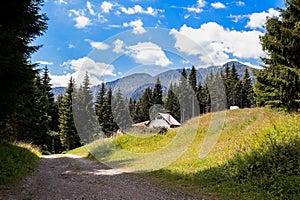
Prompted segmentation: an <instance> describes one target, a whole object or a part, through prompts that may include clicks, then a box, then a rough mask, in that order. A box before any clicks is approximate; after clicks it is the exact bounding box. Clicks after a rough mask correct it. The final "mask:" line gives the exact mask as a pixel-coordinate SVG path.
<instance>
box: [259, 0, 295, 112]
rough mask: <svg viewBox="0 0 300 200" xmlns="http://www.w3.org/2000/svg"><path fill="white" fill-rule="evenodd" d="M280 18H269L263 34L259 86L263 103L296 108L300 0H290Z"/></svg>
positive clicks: (261, 103) (260, 98) (263, 104)
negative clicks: (263, 54)
mask: <svg viewBox="0 0 300 200" xmlns="http://www.w3.org/2000/svg"><path fill="white" fill-rule="evenodd" d="M279 11H280V13H281V16H280V17H273V18H270V19H268V20H267V23H266V34H265V35H264V36H262V37H261V38H260V39H261V43H262V47H263V50H264V51H266V52H267V54H268V57H266V58H263V59H262V60H263V61H264V63H265V66H264V70H261V71H259V72H258V73H257V83H256V86H255V93H256V101H257V104H258V105H259V106H265V105H269V106H271V107H277V108H278V107H280V108H283V109H285V110H287V111H293V110H296V109H298V108H299V105H300V57H299V52H300V0H286V9H285V10H284V9H280V10H279Z"/></svg>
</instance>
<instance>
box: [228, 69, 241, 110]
mask: <svg viewBox="0 0 300 200" xmlns="http://www.w3.org/2000/svg"><path fill="white" fill-rule="evenodd" d="M239 91H240V83H239V74H238V72H237V69H236V67H235V64H234V63H233V64H232V67H231V71H230V77H229V88H228V92H229V94H228V96H229V99H228V100H229V105H232V106H235V105H237V103H238V98H239Z"/></svg>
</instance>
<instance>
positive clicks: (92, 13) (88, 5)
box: [86, 1, 96, 15]
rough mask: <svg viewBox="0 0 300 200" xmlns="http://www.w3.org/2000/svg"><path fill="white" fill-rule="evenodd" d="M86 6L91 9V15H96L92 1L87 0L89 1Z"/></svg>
mask: <svg viewBox="0 0 300 200" xmlns="http://www.w3.org/2000/svg"><path fill="white" fill-rule="evenodd" d="M86 7H87V9H88V10H89V12H90V14H91V15H96V14H95V11H94V10H93V8H92V7H93V5H92V4H91V2H89V1H87V2H86Z"/></svg>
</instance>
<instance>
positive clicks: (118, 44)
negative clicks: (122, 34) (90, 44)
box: [113, 39, 126, 53]
mask: <svg viewBox="0 0 300 200" xmlns="http://www.w3.org/2000/svg"><path fill="white" fill-rule="evenodd" d="M114 45H115V47H114V49H113V52H115V53H126V50H124V49H125V46H126V45H125V43H124V42H123V41H122V40H119V39H118V40H116V41H114Z"/></svg>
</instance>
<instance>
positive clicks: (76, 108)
mask: <svg viewBox="0 0 300 200" xmlns="http://www.w3.org/2000/svg"><path fill="white" fill-rule="evenodd" d="M89 85H90V81H89V76H88V74H87V72H86V74H85V76H84V80H83V83H82V85H80V87H79V89H78V91H77V92H76V95H74V98H73V117H74V120H75V125H76V128H77V132H78V134H79V136H80V138H81V141H82V142H84V143H86V144H87V143H90V142H92V141H94V140H95V139H98V135H97V132H98V131H97V130H96V128H97V120H96V118H95V113H94V102H93V93H92V91H91V89H90V86H89Z"/></svg>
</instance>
